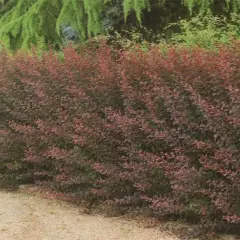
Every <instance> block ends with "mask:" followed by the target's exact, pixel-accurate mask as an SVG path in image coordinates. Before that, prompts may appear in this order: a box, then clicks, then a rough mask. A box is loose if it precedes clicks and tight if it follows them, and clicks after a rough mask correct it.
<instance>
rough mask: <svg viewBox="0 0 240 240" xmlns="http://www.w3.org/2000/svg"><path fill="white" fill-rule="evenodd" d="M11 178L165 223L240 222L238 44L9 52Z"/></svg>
mask: <svg viewBox="0 0 240 240" xmlns="http://www.w3.org/2000/svg"><path fill="white" fill-rule="evenodd" d="M0 61H1V64H0V80H1V96H2V100H3V101H2V102H3V108H2V109H3V114H2V118H3V121H2V122H3V125H2V126H1V140H2V142H3V144H2V146H3V147H2V148H1V154H2V157H1V166H0V171H1V173H2V174H5V175H6V174H11V173H12V174H19V176H22V178H21V179H23V178H26V179H28V180H29V181H30V180H31V181H34V182H39V183H43V184H49V185H51V186H52V187H55V188H57V189H58V190H61V191H64V192H65V193H67V192H74V193H76V195H79V196H80V195H81V196H88V197H94V198H95V199H98V200H106V201H109V202H112V203H116V204H120V205H125V206H144V207H148V208H150V209H151V210H152V212H153V213H154V214H156V215H157V216H159V217H164V216H178V217H186V218H190V216H191V217H193V218H194V219H195V220H197V221H201V222H202V223H203V224H207V226H210V227H212V228H221V227H223V226H226V224H227V223H228V224H230V225H231V224H232V225H235V226H237V225H239V224H240V90H239V89H240V68H239V66H240V45H239V43H238V42H236V43H233V44H232V45H231V46H222V47H220V48H219V49H218V51H207V50H204V49H201V48H192V49H184V48H181V49H179V48H175V47H173V48H171V47H170V48H168V50H165V51H164V53H163V52H161V51H160V50H159V49H157V48H154V47H153V48H152V49H150V50H149V51H148V52H144V51H141V50H139V51H138V50H137V49H136V50H135V51H119V52H116V51H113V50H111V49H110V48H109V47H108V46H107V45H106V44H105V43H101V44H100V45H99V46H98V48H97V49H94V51H93V50H92V49H90V50H88V49H85V50H84V51H82V53H81V54H78V53H77V52H76V51H75V50H74V49H73V48H66V49H65V50H64V60H59V59H58V57H57V56H56V55H55V54H54V53H53V52H47V53H45V54H43V55H42V56H41V57H40V58H39V57H38V56H37V55H36V54H34V52H33V53H32V54H29V55H24V54H18V55H16V56H14V57H9V56H8V55H7V54H4V53H3V54H1V57H0Z"/></svg>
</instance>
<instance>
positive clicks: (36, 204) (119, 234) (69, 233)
mask: <svg viewBox="0 0 240 240" xmlns="http://www.w3.org/2000/svg"><path fill="white" fill-rule="evenodd" d="M61 239H64V240H179V238H177V237H175V236H173V235H171V234H170V233H167V232H165V231H162V230H160V228H157V227H156V228H144V227H143V226H141V225H139V223H137V222H136V221H134V220H131V221H130V220H125V219H121V218H106V217H103V216H100V215H87V214H83V213H82V211H81V210H80V209H79V208H77V207H74V206H72V205H70V204H67V203H64V202H59V201H53V200H51V199H43V198H40V197H38V196H32V195H27V194H20V193H7V192H0V240H61Z"/></svg>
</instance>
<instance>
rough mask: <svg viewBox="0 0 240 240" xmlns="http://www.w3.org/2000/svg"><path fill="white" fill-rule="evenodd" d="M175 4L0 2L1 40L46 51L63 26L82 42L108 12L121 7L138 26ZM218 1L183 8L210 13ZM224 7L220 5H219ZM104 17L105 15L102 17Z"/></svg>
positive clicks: (238, 5)
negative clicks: (153, 9)
mask: <svg viewBox="0 0 240 240" xmlns="http://www.w3.org/2000/svg"><path fill="white" fill-rule="evenodd" d="M172 1H174V0H157V2H156V1H152V0H121V1H117V0H98V1H94V0H51V1H50V0H1V2H0V39H1V42H3V44H4V45H5V46H6V47H7V48H10V49H13V50H14V49H18V48H29V47H30V46H31V44H33V45H37V46H38V47H39V48H45V47H46V46H48V45H49V44H52V45H53V44H54V47H57V46H60V45H61V44H62V39H63V36H62V26H63V24H65V25H67V26H71V27H72V28H73V29H74V30H76V31H77V32H78V34H79V38H80V39H81V40H85V39H86V38H87V37H88V36H93V35H97V34H99V33H101V32H102V31H103V30H104V27H103V26H104V24H103V22H102V16H103V15H104V13H106V12H107V11H108V9H109V8H110V7H111V6H113V5H114V4H116V2H118V4H119V2H120V3H121V6H122V9H123V16H122V18H123V19H125V21H127V20H128V16H129V15H132V13H134V12H135V16H136V19H137V21H138V22H139V23H141V19H142V14H143V12H144V11H145V10H148V11H151V7H152V6H153V5H154V6H156V3H157V5H158V7H159V8H162V7H163V6H164V5H165V4H168V3H170V2H172ZM218 2H219V0H184V1H183V2H182V1H179V6H181V5H182V4H184V6H185V7H187V8H188V9H189V11H190V13H193V12H195V11H200V12H202V13H204V12H211V11H212V6H213V5H214V4H218ZM223 3H224V4H223ZM222 4H223V5H222ZM220 5H221V6H223V8H225V9H228V10H229V11H235V12H237V11H239V9H240V0H224V1H221V4H220ZM105 15H106V14H105Z"/></svg>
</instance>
